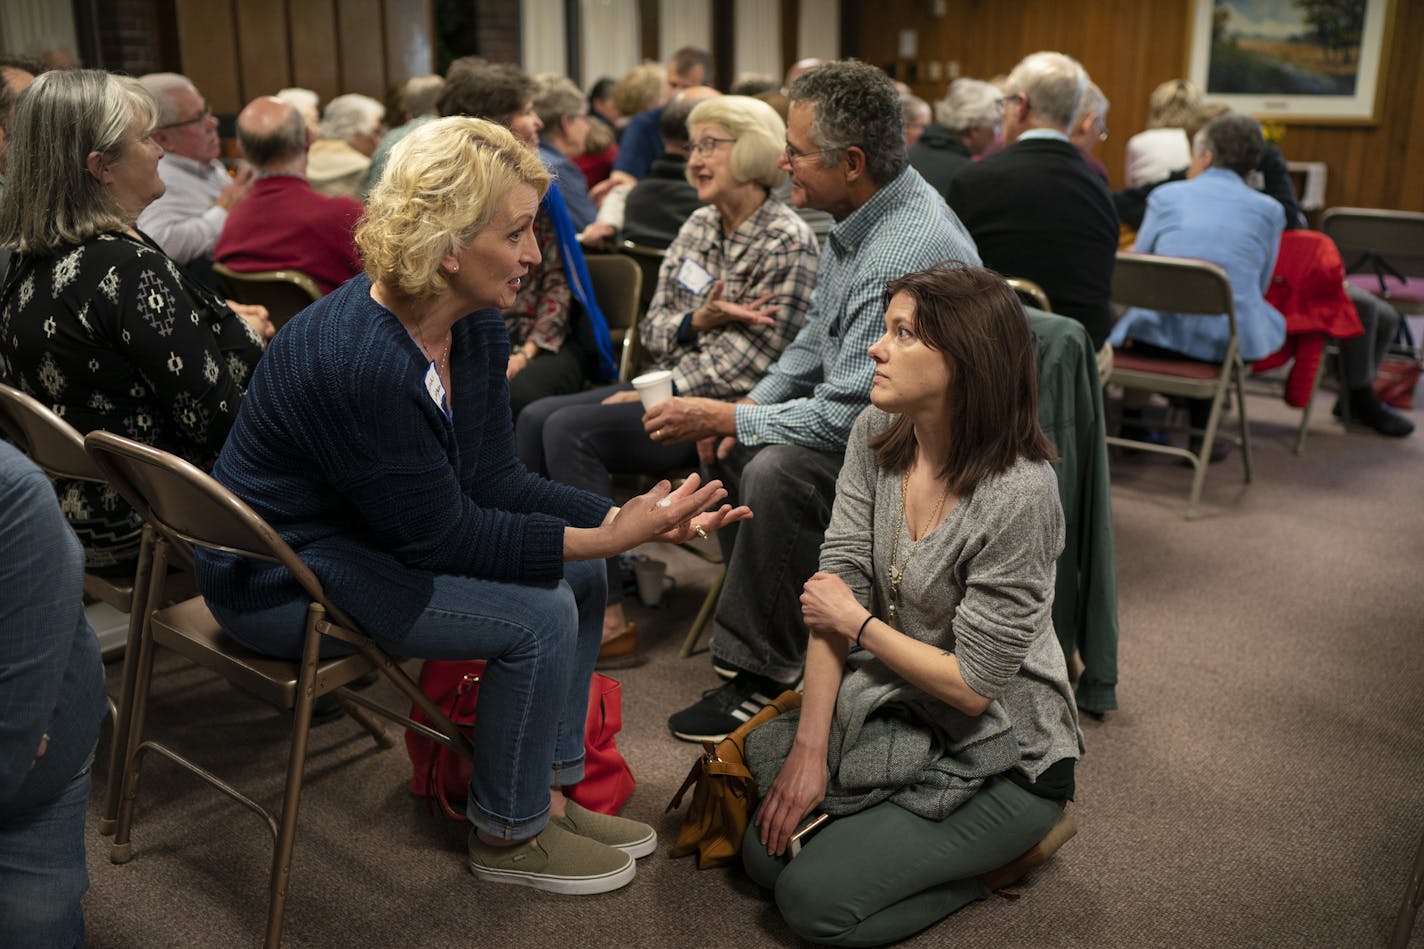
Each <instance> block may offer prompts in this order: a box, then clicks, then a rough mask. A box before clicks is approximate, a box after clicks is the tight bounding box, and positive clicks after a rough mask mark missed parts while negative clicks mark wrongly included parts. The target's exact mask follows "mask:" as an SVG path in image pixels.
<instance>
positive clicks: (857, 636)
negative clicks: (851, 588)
mask: <svg viewBox="0 0 1424 949" xmlns="http://www.w3.org/2000/svg"><path fill="white" fill-rule="evenodd" d="M873 619H875V614H874V613H866V614H865V622H863V623H861V624H860V629H858V630H857V631H856V634H855V648H856V649H859V648H861V646H860V637H862V636H864V635H865V627H867V626H869V625H870V621H871V620H873Z"/></svg>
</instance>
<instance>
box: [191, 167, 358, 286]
mask: <svg viewBox="0 0 1424 949" xmlns="http://www.w3.org/2000/svg"><path fill="white" fill-rule="evenodd" d="M361 210H362V207H361V202H360V201H357V200H355V199H354V198H333V197H328V196H326V195H324V194H317V193H316V192H315V191H313V190H312V188H311V185H310V184H308V183H307V180H306V179H305V178H300V177H298V176H296V175H273V176H271V177H269V178H258V179H257V181H256V182H255V183H254V184H253V186H252V192H251V193H250V194H248V196H247V197H246V198H244V199H243V200H242V201H241V202H240V203H239V204H238V205H237V207H235V208H233V209H232V211H231V212H230V213H229V214H228V216H227V223H226V224H224V225H223V229H222V234H221V236H219V237H218V242H217V245H216V246H215V247H214V248H213V259H214V260H216V261H217V262H218V263H220V264H224V265H226V266H228V267H231V268H232V269H233V270H236V271H239V272H241V273H248V272H251V271H254V270H300V271H301V272H302V273H304V274H307V275H308V276H310V277H311V278H312V279H313V280H315V281H316V282H317V284H318V285H319V286H320V287H321V289H322V291H323V292H325V293H330V292H331V291H332V290H334V289H335V288H336V287H338V286H340V285H341V284H343V283H345V282H346V281H347V280H349V279H350V278H351V277H352V276H354V275H356V274H357V273H360V272H361V269H362V268H361V256H360V255H359V254H358V253H357V252H356V242H355V240H354V239H353V234H354V232H355V230H356V220H357V219H358V218H359V217H360V216H361Z"/></svg>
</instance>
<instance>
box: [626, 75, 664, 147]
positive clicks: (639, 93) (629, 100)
mask: <svg viewBox="0 0 1424 949" xmlns="http://www.w3.org/2000/svg"><path fill="white" fill-rule="evenodd" d="M670 96H671V92H670V90H669V88H668V81H667V71H666V70H665V69H664V68H663V67H662V65H660V64H659V63H654V62H646V63H643V64H642V65H640V66H634V67H633V68H632V69H630V70H628V71H627V72H626V73H624V74H623V75H622V76H620V77H619V78H618V81H617V82H615V83H614V84H613V107H614V109H615V110H616V111H617V112H618V116H619V117H618V119H616V120H615V122H614V124H615V125H616V126H617V128H618V134H619V141H620V142H621V141H622V135H623V131H624V130H625V129H626V128H627V127H628V122H629V121H630V120H631V119H632V118H633V116H635V115H638V114H639V113H642V112H646V111H648V110H649V109H656V108H660V107H661V106H662V105H663V103H665V102H667V100H668V99H669V98H670Z"/></svg>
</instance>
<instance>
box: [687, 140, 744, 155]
mask: <svg viewBox="0 0 1424 949" xmlns="http://www.w3.org/2000/svg"><path fill="white" fill-rule="evenodd" d="M735 141H736V139H735V138H713V137H712V136H711V135H709V136H707V137H706V138H699V139H698V140H697V141H695V142H693V143H692V153H693V154H694V155H710V154H712V153H713V152H715V151H716V150H717V146H718V145H731V144H732V143H734V142H735Z"/></svg>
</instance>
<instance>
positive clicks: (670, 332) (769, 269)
mask: <svg viewBox="0 0 1424 949" xmlns="http://www.w3.org/2000/svg"><path fill="white" fill-rule="evenodd" d="M817 252H818V248H817V246H816V235H815V233H814V232H813V231H812V230H811V227H810V225H808V224H807V223H806V222H805V221H803V220H801V218H800V217H799V216H798V215H797V214H796V212H795V211H793V210H792V209H790V208H788V207H787V206H786V205H784V204H782V203H781V202H780V201H778V200H776V199H775V198H767V200H766V201H764V202H762V205H761V207H759V208H757V209H756V211H754V212H752V215H751V217H749V218H747V219H746V220H745V221H743V222H742V223H741V226H739V227H738V228H737V230H736V231H735V232H734V233H733V234H732V235H731V236H730V237H724V236H723V234H722V216H721V215H720V214H718V213H717V210H716V209H715V208H712V207H710V206H709V207H704V208H698V209H697V210H696V211H695V212H693V214H692V216H691V217H689V218H688V219H687V223H685V224H684V225H683V226H682V229H681V230H680V231H678V234H677V237H676V238H675V239H674V240H673V242H672V244H671V245H670V246H669V247H668V249H667V254H666V256H665V257H664V258H663V263H662V268H661V269H660V270H659V271H658V288H657V291H656V292H655V293H654V294H653V299H652V302H651V303H650V304H649V306H648V312H647V314H646V315H645V316H644V317H643V319H642V321H641V322H640V323H639V324H638V332H639V334H640V336H641V339H642V343H643V348H644V349H645V350H646V351H647V352H648V354H649V355H650V356H652V357H653V359H654V360H655V361H656V363H657V366H658V368H660V369H670V370H672V381H673V386H674V387H675V388H676V390H677V393H678V394H679V395H696V396H706V397H708V398H714V399H739V398H741V397H742V396H744V395H746V394H747V393H748V392H750V391H751V389H752V387H753V386H754V385H756V384H757V382H759V381H760V380H761V378H762V377H763V376H765V375H766V372H767V370H768V369H769V368H770V367H771V364H772V363H773V362H775V361H776V358H777V357H778V356H779V355H781V351H782V350H784V349H785V348H786V346H787V344H788V343H790V342H791V339H792V337H794V336H795V335H796V332H797V331H798V330H799V329H800V328H801V326H802V324H804V323H805V322H806V311H807V310H809V309H810V307H811V290H812V288H813V287H814V286H815V283H816V265H817ZM687 261H693V262H695V263H697V264H700V265H701V266H702V267H703V268H704V269H705V270H706V271H707V272H708V273H709V274H711V275H712V279H713V280H720V281H722V299H724V300H727V301H729V302H732V303H749V302H751V301H752V300H755V299H756V298H757V297H760V296H763V295H765V294H768V293H770V294H772V295H773V297H774V301H773V302H774V303H775V305H776V316H775V319H776V325H774V326H754V325H751V324H748V323H742V322H739V321H732V322H730V323H725V324H723V325H722V326H718V327H716V328H714V329H711V330H708V331H706V332H704V333H697V334H695V335H694V336H693V337H692V339H691V340H690V341H686V342H684V341H683V340H681V339H679V334H680V331H681V330H682V327H683V326H684V324H685V323H686V321H687V318H688V317H689V316H690V315H691V314H692V312H693V311H695V310H696V309H697V308H698V307H699V306H701V305H702V303H703V302H704V301H705V300H706V299H707V296H708V294H710V293H711V292H712V288H711V285H710V284H709V285H708V286H707V287H706V288H704V289H703V290H702V292H701V293H693V292H692V291H691V290H689V289H688V288H687V287H686V286H685V285H684V284H683V283H682V281H680V280H679V279H678V274H679V271H680V270H681V268H682V267H683V266H684V265H685V264H686V262H687Z"/></svg>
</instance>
